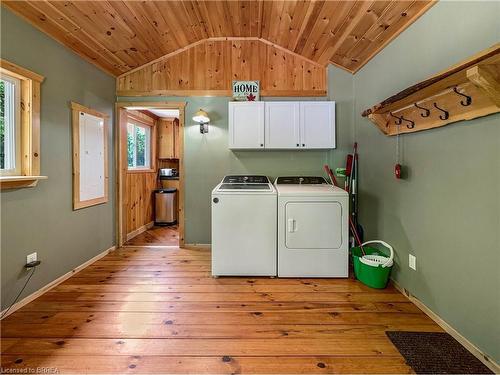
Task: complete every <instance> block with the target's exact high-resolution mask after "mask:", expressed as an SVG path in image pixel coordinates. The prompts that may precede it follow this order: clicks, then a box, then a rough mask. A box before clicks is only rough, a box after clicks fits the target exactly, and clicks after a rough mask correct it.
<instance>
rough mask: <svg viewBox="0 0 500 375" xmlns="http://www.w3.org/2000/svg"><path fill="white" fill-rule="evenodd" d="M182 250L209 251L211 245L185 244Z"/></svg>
mask: <svg viewBox="0 0 500 375" xmlns="http://www.w3.org/2000/svg"><path fill="white" fill-rule="evenodd" d="M182 248H183V249H188V250H211V249H212V244H209V243H185V244H184V246H182Z"/></svg>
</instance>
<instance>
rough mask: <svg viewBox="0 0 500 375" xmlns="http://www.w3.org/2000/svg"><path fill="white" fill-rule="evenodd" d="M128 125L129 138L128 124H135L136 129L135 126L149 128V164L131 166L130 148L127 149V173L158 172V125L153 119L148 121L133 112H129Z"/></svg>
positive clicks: (126, 134)
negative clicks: (129, 160)
mask: <svg viewBox="0 0 500 375" xmlns="http://www.w3.org/2000/svg"><path fill="white" fill-rule="evenodd" d="M126 124H127V126H126V129H125V136H126V137H127V138H128V125H129V124H132V125H134V130H135V126H138V127H141V128H149V152H148V156H149V166H144V167H142V166H139V167H137V166H136V167H129V165H128V148H126V150H125V154H126V159H125V161H126V165H125V166H126V171H127V173H151V172H156V160H155V153H156V133H155V130H156V127H155V121H154V120H153V119H151V121H147V120H146V119H144V118H142V117H139V116H136V115H134V114H132V113H130V112H129V113H127V123H126ZM134 137H135V131H134Z"/></svg>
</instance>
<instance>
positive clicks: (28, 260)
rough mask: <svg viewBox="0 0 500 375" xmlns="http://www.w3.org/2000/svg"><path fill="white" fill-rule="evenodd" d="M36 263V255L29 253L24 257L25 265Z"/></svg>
mask: <svg viewBox="0 0 500 375" xmlns="http://www.w3.org/2000/svg"><path fill="white" fill-rule="evenodd" d="M36 261H37V255H36V253H31V254H29V255H26V264H28V263H31V262H36Z"/></svg>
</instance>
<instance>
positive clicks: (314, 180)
mask: <svg viewBox="0 0 500 375" xmlns="http://www.w3.org/2000/svg"><path fill="white" fill-rule="evenodd" d="M322 184H328V183H327V182H326V180H325V179H324V178H323V177H317V176H316V177H315V176H313V177H311V176H290V177H278V178H277V179H276V185H322Z"/></svg>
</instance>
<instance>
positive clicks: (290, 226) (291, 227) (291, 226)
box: [288, 219, 297, 233]
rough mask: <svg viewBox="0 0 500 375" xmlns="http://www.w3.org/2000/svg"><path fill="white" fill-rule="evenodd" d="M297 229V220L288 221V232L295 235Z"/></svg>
mask: <svg viewBox="0 0 500 375" xmlns="http://www.w3.org/2000/svg"><path fill="white" fill-rule="evenodd" d="M296 229H297V225H296V224H295V219H288V232H290V233H293V232H295V231H296Z"/></svg>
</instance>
